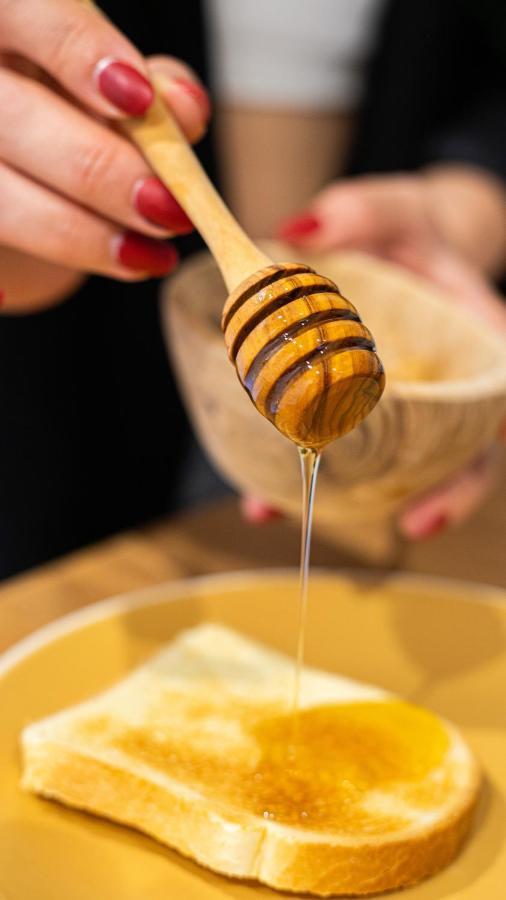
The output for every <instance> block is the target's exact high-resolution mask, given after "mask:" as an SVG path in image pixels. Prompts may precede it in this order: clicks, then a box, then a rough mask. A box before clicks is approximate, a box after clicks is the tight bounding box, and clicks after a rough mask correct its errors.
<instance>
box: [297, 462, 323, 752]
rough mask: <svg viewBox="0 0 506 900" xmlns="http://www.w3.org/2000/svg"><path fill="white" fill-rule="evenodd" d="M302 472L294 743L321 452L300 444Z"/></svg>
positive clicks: (302, 664) (302, 663)
mask: <svg viewBox="0 0 506 900" xmlns="http://www.w3.org/2000/svg"><path fill="white" fill-rule="evenodd" d="M299 454H300V463H301V472H302V528H301V541H300V569H299V604H298V613H297V649H296V656H295V676H294V685H293V697H292V714H293V720H294V727H293V739H294V740H293V744H294V746H296V744H297V736H298V734H297V733H298V713H299V707H300V682H301V675H302V669H303V666H304V648H305V641H306V622H307V607H308V590H309V562H310V557H311V531H312V527H313V507H314V498H315V492H316V482H317V478H318V468H319V465H320V453H319V452H318V451H317V450H309V449H306V448H304V447H299Z"/></svg>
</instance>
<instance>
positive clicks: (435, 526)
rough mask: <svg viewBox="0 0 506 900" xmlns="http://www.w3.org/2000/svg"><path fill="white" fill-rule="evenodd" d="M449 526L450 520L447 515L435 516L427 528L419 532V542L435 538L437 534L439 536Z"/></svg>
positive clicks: (439, 514)
mask: <svg viewBox="0 0 506 900" xmlns="http://www.w3.org/2000/svg"><path fill="white" fill-rule="evenodd" d="M448 524H449V518H448V516H447V515H446V513H438V515H437V516H434V518H433V519H430V520H429V522H427V524H426V525H425V527H424V528H422V530H421V531H419V532H418V534H417V538H418V539H419V540H425V538H431V537H434V536H435V535H436V534H439V532H440V531H444V529H445V528H446V527H447V526H448Z"/></svg>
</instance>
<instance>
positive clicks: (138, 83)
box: [95, 58, 155, 116]
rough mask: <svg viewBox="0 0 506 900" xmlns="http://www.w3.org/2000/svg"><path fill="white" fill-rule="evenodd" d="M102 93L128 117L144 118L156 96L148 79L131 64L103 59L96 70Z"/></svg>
mask: <svg viewBox="0 0 506 900" xmlns="http://www.w3.org/2000/svg"><path fill="white" fill-rule="evenodd" d="M95 79H96V82H97V85H98V88H99V90H100V93H101V94H102V95H103V96H104V97H105V98H106V100H108V101H109V103H112V104H113V106H116V107H117V108H118V109H120V110H121V112H124V113H126V114H127V115H128V116H142V115H144V113H145V112H146V110H147V109H149V107H150V106H151V104H152V102H153V98H154V96H155V94H154V91H153V88H152V87H151V85H150V83H149V81H148V80H147V78H145V77H144V75H141V73H140V72H138V71H137V69H134V67H133V66H131V65H130V64H129V63H124V62H120V61H119V60H117V59H109V58H108V59H102V60H100V62H99V63H98V65H97V67H96V69H95Z"/></svg>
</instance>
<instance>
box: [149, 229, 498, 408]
mask: <svg viewBox="0 0 506 900" xmlns="http://www.w3.org/2000/svg"><path fill="white" fill-rule="evenodd" d="M263 243H264V244H266V246H267V247H268V248H270V247H272V246H273V245H276V246H278V244H277V243H276V242H274V241H267V242H263ZM260 244H262V242H260ZM344 252H346V255H347V256H350V257H351V256H353V257H356V258H357V257H367V259H368V260H371V259H372V260H374V263H375V264H377V265H378V266H381V267H383V268H385V269H390V270H392V274H394V275H400V276H401V277H403V278H409V279H412V280H413V281H416V282H417V283H418V284H420V285H421V286H422V287H423V288H424V289H425V290H427V289H428V287H427V284H428V283H427V282H426V280H425V279H423V278H422V277H421V276H419V275H417V274H416V273H414V272H408V271H407V270H404V269H402V267H401V266H399V265H396V264H395V263H391V262H390V261H389V260H383V259H381V260H380V259H377V258H376V257H374V256H371V255H370V254H366V253H362V252H357V251H355V250H350V251H343V253H344ZM330 255H332V254H331V253H329V252H327V253H322V254H321V256H322V258H323V257H325V256H330ZM209 265H211V267H212V268H213V269H216V270H217V271H218V273H219V270H218V268H217V265H216V263H215V262H214V260H213V257H212V255H211V253H210V252H209V251H208V250H206V249H203V250H198V251H197V252H195V253H192V254H191V255H190V256H188V257H187V258H186V259H185V260H183V262H182V263H181V265H180V266H179V268H178V270H177V272H176V273H175V274H174V275H172V276H170V277H169V278H168V279H166V280H165V281H163V282H162V284H161V288H160V300H161V304H162V308H163V310H164V312H167V316H166V318H167V321H168V322H169V329H170V331H171V332H173V330H174V329H173V325H172V315H171V308H172V307H173V306H177V307H178V308H179V309H181V310H182V312H183V314H184V315H185V316H186V317H187V318H188V319H191V321H192V328H194V329H195V330H197V331H199V332H200V333H201V334H202V336H203V337H204V338H205V339H206V342H207V343H208V344H209V347H210V349H211V348H212V349H213V350H216V349H217V347H218V346H219V345H222V346H223V352H224V356H225V355H226V350H225V343H224V340H223V338H222V333H221V330H220V329H219V328H216V329H215V328H214V327H212V325H211V323H210V320H208V319H205V318H203V317H202V316H201V315H199V314H198V313H196V312H195V310H194V309H192V308H190V307H189V306H188V304H183V303H182V302H181V301H180V300H178V298H177V293H178V290H179V285H180V284H181V283H182V282H184V281H185V280H186V277H187V273H188V271H190V270H194V269H195V268H198V267H201V268H205V267H208V266H209ZM225 291H226V289H225ZM430 292H431V294H432V296H433V298H434V300H435V301H436V303H438V304H448V306H449V308H450V309H451V312H450V315H453V316H454V317H455V319H460V320H462V321H465V323H466V325H468V324H469V321H470V318H471V317H470V316H469V315H468V314H467V313H466V312H465V311H462V310H461V309H460V308H459V307H458V306H456V305H455V303H453V302H452V300H447V299H446V295H445V292H444V290H443V289H442V288H439V287H437V286H436V287H434V289H433V290H432V288H430ZM165 307H168V310H165ZM472 321H473V322H474V318H473V319H472ZM476 331H477V332H480V333H481V335H482V337H481V339H482V340H483V341H487V342H488V343H489V344H490V347H491V349H493V350H495V352H496V358H495V359H494V361H493V364H492V365H491V366H490V368H488V369H486V370H484V371H482V372H481V373H479V374H478V375H469V376H466V377H461V378H453V379H448V380H441V379H439V380H434V381H410V380H408V379H402V378H392V379H390V378H389V376H388V369H387V370H386V385H385V394H384V396H386V397H390V398H392V399H408V400H413V401H417V400H418V401H429V400H430V401H433V402H436V403H438V402H439V403H445V402H459V401H461V402H466V401H477V400H482V399H484V398H493V397H500V396H501V395H502V396H503V397H504V400H505V403H506V340H505V339H504V338H502V337H500V336H498V335H497V334H496V333H495V332H494V331H493V329H492V327H491V326H490V325H489V324H488V323H486V322H480V321H479V320H478V319H476ZM501 354H502V358H501Z"/></svg>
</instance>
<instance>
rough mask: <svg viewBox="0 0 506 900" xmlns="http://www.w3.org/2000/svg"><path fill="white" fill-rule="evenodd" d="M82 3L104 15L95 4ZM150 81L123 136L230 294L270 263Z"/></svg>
mask: <svg viewBox="0 0 506 900" xmlns="http://www.w3.org/2000/svg"><path fill="white" fill-rule="evenodd" d="M80 2H81V3H82V4H83V5H84V6H89V7H92V8H93V9H96V11H97V13H102V10H101V9H100V7H99V5H97V4H96V3H94V2H93V0H80ZM102 14H103V13H102ZM152 81H153V84H154V87H155V89H156V96H155V100H154V102H153V103H152V105H151V107H150V108H149V110H148V112H147V113H146V114H145V115H144V116H143V117H142V118H139V119H128V120H126V121H125V122H123V123H122V128H123V131H124V132H125V133H126V134H128V135H129V136H130V137H131V139H132V140H133V141H134V142H135V143H136V144H137V146H138V147H139V149H140V150H141V151H142V153H143V155H144V156H145V158H146V159H147V160H148V162H149V163H150V164H151V167H152V168H153V169H154V171H155V172H156V174H157V175H158V177H159V178H160V179H161V180H162V181H163V183H164V184H165V186H166V187H168V189H169V190H170V192H171V194H172V195H173V196H174V197H175V198H176V200H177V201H178V203H179V204H180V206H182V207H183V209H184V211H185V212H186V213H187V214H188V216H189V217H190V219H191V220H192V222H193V224H194V225H195V227H196V228H197V229H198V230H199V232H200V234H201V235H202V237H203V238H204V240H205V242H206V244H207V246H208V247H209V249H210V251H211V253H212V254H213V256H214V258H215V260H216V262H217V264H218V266H219V269H220V271H221V274H222V275H223V279H224V281H225V284H226V285H227V289H228V291H229V293H230V292H231V291H233V290H234V288H236V287H237V285H238V284H240V282H241V281H244V279H245V278H248V276H249V275H252V274H253V272H256V271H258V269H263V268H264V267H265V266H268V265H270V263H271V262H272V260H271V259H270V258H269V257H268V256H266V255H265V253H262V252H261V251H260V250H259V249H258V248H257V247H256V246H255V244H254V243H253V241H251V240H250V238H249V237H248V236H247V235H246V234H245V233H244V231H243V230H242V228H241V227H240V225H239V223H238V222H237V221H236V220H235V219H234V217H233V215H232V213H231V212H230V210H229V209H227V207H226V206H225V204H224V202H223V200H222V199H221V197H220V195H219V194H218V191H217V190H216V188H215V187H214V186H213V185H212V184H211V182H210V181H209V178H208V177H207V175H206V173H205V172H204V169H203V168H202V166H201V165H200V162H199V161H198V159H197V157H196V156H195V154H194V152H193V150H192V149H191V147H190V145H189V143H188V141H187V140H186V138H185V136H184V135H183V133H182V132H181V129H180V128H179V125H178V124H177V122H176V121H175V119H174V118H173V116H172V115H171V114H170V112H169V110H168V108H167V106H166V105H165V103H164V102H163V100H162V98H161V96H160V90H161V88H163V84H162V83H160V82H159V83H158V84H157V79H156V77H155V78H153V79H152Z"/></svg>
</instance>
